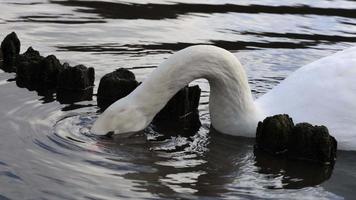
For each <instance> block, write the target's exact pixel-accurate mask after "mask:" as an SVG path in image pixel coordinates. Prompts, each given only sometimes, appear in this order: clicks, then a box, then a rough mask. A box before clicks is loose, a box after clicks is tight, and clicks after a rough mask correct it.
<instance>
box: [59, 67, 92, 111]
mask: <svg viewBox="0 0 356 200" xmlns="http://www.w3.org/2000/svg"><path fill="white" fill-rule="evenodd" d="M94 78H95V72H94V68H92V67H89V68H88V67H85V66H84V65H77V66H74V67H71V66H69V64H68V63H65V64H64V65H63V71H62V72H61V73H59V75H58V79H57V89H56V91H57V101H59V102H60V103H63V104H71V103H75V102H79V101H85V100H92V97H93V87H94Z"/></svg>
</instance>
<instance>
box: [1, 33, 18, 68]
mask: <svg viewBox="0 0 356 200" xmlns="http://www.w3.org/2000/svg"><path fill="white" fill-rule="evenodd" d="M20 47H21V43H20V40H19V38H18V37H17V35H16V33H15V32H12V33H10V34H8V35H7V36H6V37H5V38H4V40H3V41H2V42H1V51H2V56H3V63H2V69H3V70H4V71H5V72H16V59H17V57H18V56H19V54H20Z"/></svg>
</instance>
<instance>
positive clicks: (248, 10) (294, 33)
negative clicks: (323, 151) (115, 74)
mask: <svg viewBox="0 0 356 200" xmlns="http://www.w3.org/2000/svg"><path fill="white" fill-rule="evenodd" d="M0 7H1V9H2V15H1V17H0V18H1V19H0V30H1V31H0V32H1V33H2V35H1V38H3V37H4V36H5V34H7V33H8V32H11V31H16V32H17V33H18V34H19V37H20V39H21V40H22V44H23V46H24V47H28V46H31V45H34V46H35V48H36V49H38V50H39V51H40V52H41V53H43V54H44V55H49V54H55V55H56V56H58V58H59V59H60V60H61V61H63V62H65V61H67V62H69V63H73V65H76V64H85V65H86V66H88V67H95V71H96V72H98V73H96V80H97V81H98V80H100V77H102V76H103V75H104V74H106V73H109V72H111V71H113V70H115V69H116V68H118V67H126V68H130V69H133V71H134V72H135V74H136V75H137V77H138V79H139V80H140V81H141V80H143V79H144V78H145V77H146V76H147V74H148V73H150V72H151V71H152V70H153V69H154V68H155V67H156V66H157V65H158V64H159V63H161V62H162V61H163V60H164V59H166V58H167V57H168V56H169V55H170V54H171V53H174V52H175V51H177V50H180V49H182V48H185V47H187V46H190V45H193V44H214V45H218V46H220V47H223V48H226V49H228V50H230V51H232V52H234V53H235V55H236V56H237V57H238V58H239V59H240V60H241V63H242V64H243V65H244V66H245V67H246V70H247V73H248V76H249V83H250V85H251V89H252V91H253V93H254V94H255V95H256V97H258V96H259V95H262V94H264V93H266V92H267V91H268V90H270V89H271V88H272V87H274V86H275V85H276V84H278V83H279V82H280V81H281V80H283V79H284V78H285V77H286V76H288V75H289V74H291V73H292V72H293V71H294V70H296V69H298V68H299V67H300V66H303V65H305V64H307V63H309V62H312V61H314V60H316V59H318V58H321V57H323V56H326V55H328V54H330V53H333V52H335V51H336V50H340V49H344V48H346V47H348V46H351V45H354V44H355V43H356V40H355V33H356V26H355V25H356V21H355V20H356V16H355V14H354V13H355V7H356V4H355V3H354V1H344V0H334V1H326V0H318V1H307V0H302V1H300V0H298V1H297V0H289V1H283V2H281V1H280V2H277V1H273V0H263V1H256V0H241V1H239V2H236V1H233V0H219V1H217V0H207V1H204V2H201V1H199V0H178V1H177V2H171V1H166V0H157V1H149V0H135V1H130V2H123V1H89V0H84V1H74V0H63V1H47V0H29V1H26V2H24V1H16V0H4V1H1V3H0ZM0 57H1V56H0ZM0 59H1V58H0ZM0 64H1V63H0ZM12 78H14V74H5V73H2V72H0V88H1V89H0V96H1V98H0V122H1V123H0V130H1V131H0V135H1V142H0V175H1V178H0V185H1V188H0V193H1V195H0V199H23V198H31V199H41V198H42V199H118V198H121V199H124V198H134V199H158V198H164V199H167V198H177V199H209V198H210V199H215V198H226V199H235V198H246V199H256V198H257V199H267V198H268V199H303V198H307V197H308V198H315V199H340V198H343V197H344V198H346V199H352V198H354V196H355V191H354V188H355V180H356V172H355V169H354V166H355V165H356V163H355V162H356V157H355V154H354V153H353V152H338V160H337V162H336V164H335V166H334V169H328V168H319V167H317V166H315V165H309V164H303V163H300V162H297V161H285V160H281V159H278V158H274V157H270V156H269V155H263V154H262V155H261V153H260V152H254V149H253V144H254V142H253V140H249V139H244V138H235V137H230V136H226V135H221V134H218V133H214V132H213V131H210V132H209V128H208V127H209V124H210V120H209V116H208V114H207V113H208V112H209V111H208V105H207V102H208V98H209V86H208V84H207V82H205V81H204V80H203V81H202V80H199V81H197V83H198V84H199V86H200V87H201V88H202V89H203V97H202V101H201V104H200V119H201V121H202V127H201V128H200V129H199V130H195V131H193V132H191V133H190V134H189V136H188V137H182V134H174V133H181V132H179V131H177V132H175V131H174V130H169V131H170V132H171V133H173V134H171V135H169V136H165V137H162V133H163V132H165V131H166V130H157V129H154V128H152V129H147V130H146V132H145V133H139V134H137V135H133V136H132V137H128V138H120V139H119V140H112V139H108V138H106V139H103V138H97V137H94V136H93V135H91V134H90V131H89V130H90V126H91V124H92V123H93V120H95V119H96V117H97V114H96V111H97V108H96V106H95V105H96V102H95V98H94V100H90V101H85V102H79V103H75V104H70V105H61V104H59V102H57V101H53V100H54V99H55V96H53V95H45V94H42V93H40V95H43V96H40V97H38V95H36V93H34V92H29V91H27V90H23V89H19V88H18V87H17V86H16V84H15V82H14V81H10V82H8V81H6V80H8V79H12ZM96 85H98V82H96ZM94 91H96V88H94ZM47 97H49V98H47ZM191 135H193V136H191ZM63 191H65V193H63Z"/></svg>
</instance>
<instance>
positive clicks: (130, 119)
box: [91, 100, 148, 135]
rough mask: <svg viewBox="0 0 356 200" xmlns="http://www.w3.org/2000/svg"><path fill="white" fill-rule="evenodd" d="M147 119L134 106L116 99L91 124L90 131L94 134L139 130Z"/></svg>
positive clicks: (145, 124)
mask: <svg viewBox="0 0 356 200" xmlns="http://www.w3.org/2000/svg"><path fill="white" fill-rule="evenodd" d="M147 122H148V120H147V119H146V117H145V116H144V115H143V113H142V112H141V111H140V110H139V109H137V108H136V107H135V106H133V105H130V104H128V103H125V101H121V100H119V101H117V102H115V103H114V104H112V105H111V106H110V107H108V108H107V109H106V110H105V112H104V113H102V114H101V115H100V116H99V118H98V119H97V120H96V121H95V123H94V124H93V126H92V128H91V131H92V132H93V133H94V134H96V135H106V134H108V133H110V132H111V133H114V134H124V133H131V132H137V131H141V130H143V129H144V128H146V126H147V125H148V123H147Z"/></svg>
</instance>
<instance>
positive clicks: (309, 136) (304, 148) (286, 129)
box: [256, 115, 337, 165]
mask: <svg viewBox="0 0 356 200" xmlns="http://www.w3.org/2000/svg"><path fill="white" fill-rule="evenodd" d="M256 147H257V148H258V149H261V150H263V151H266V152H268V153H272V154H274V155H281V156H283V157H286V158H289V159H298V160H307V161H312V162H317V163H321V164H325V165H330V164H331V165H332V164H334V162H335V160H336V150H337V141H336V140H335V138H334V137H333V136H331V135H330V134H329V131H328V129H327V128H326V127H325V126H313V125H311V124H308V123H299V124H296V125H294V123H293V120H292V119H291V118H290V117H289V116H288V115H275V116H272V117H267V118H266V119H265V120H263V122H259V123H258V127H257V131H256Z"/></svg>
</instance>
